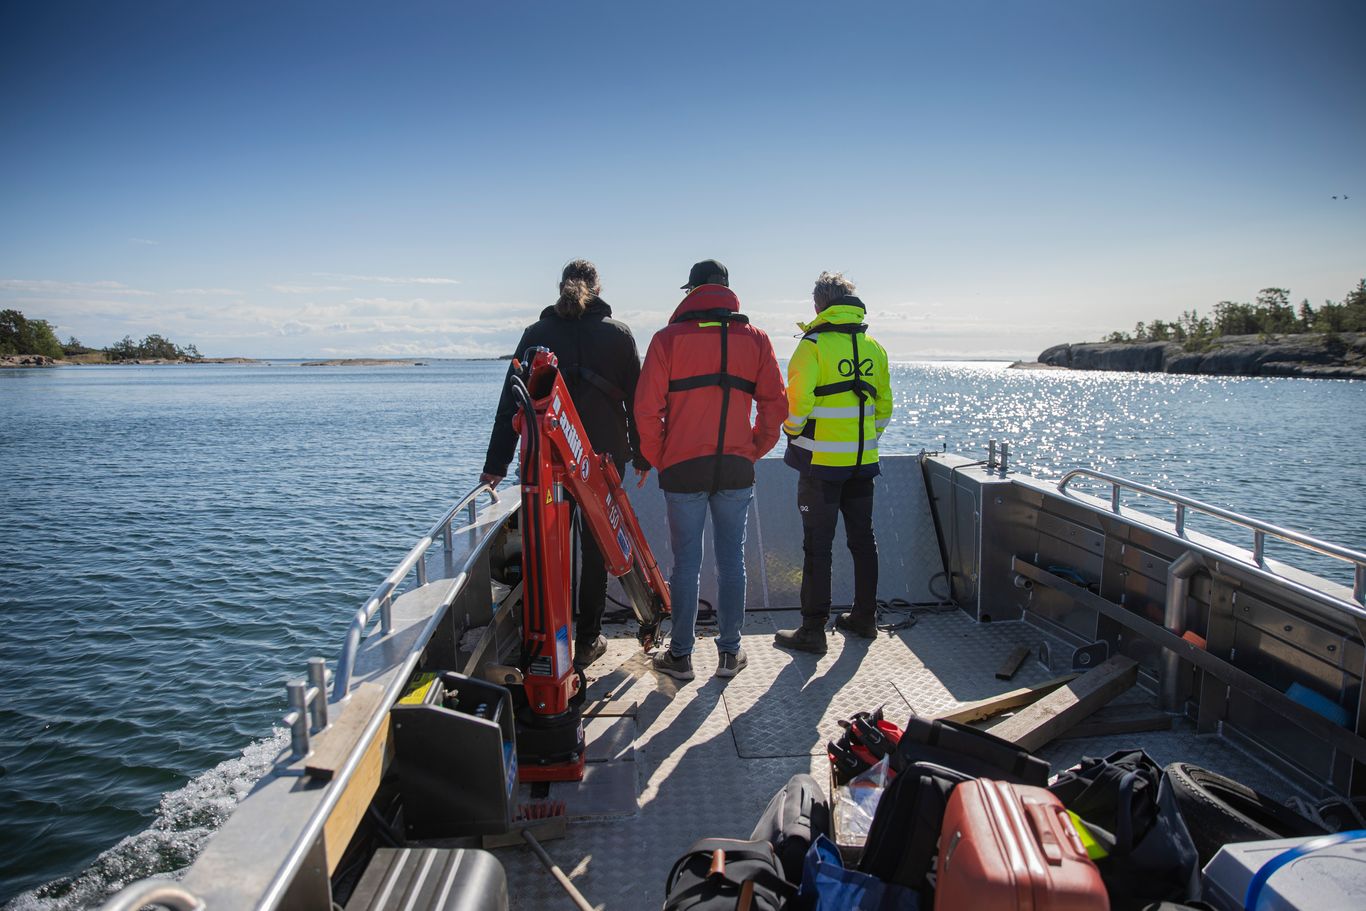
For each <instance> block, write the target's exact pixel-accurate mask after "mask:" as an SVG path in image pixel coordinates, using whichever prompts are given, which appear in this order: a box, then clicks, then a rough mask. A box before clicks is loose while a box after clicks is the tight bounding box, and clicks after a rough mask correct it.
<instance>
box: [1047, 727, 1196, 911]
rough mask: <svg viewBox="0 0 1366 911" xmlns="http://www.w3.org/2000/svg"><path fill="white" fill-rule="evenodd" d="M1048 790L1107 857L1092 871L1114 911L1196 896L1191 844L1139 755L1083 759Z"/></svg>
mask: <svg viewBox="0 0 1366 911" xmlns="http://www.w3.org/2000/svg"><path fill="white" fill-rule="evenodd" d="M1048 790H1050V791H1052V792H1053V794H1054V795H1055V796H1056V797H1057V798H1058V799H1059V800H1061V801H1062V803H1063V806H1065V807H1067V809H1069V810H1071V811H1072V812H1073V813H1074V814H1076V815H1077V816H1079V817H1080V818H1081V820H1082V822H1083V823H1085V828H1086V833H1083V835H1084V836H1085V835H1089V836H1090V838H1091V839H1092V840H1094V841H1095V842H1096V844H1097V845H1098V846H1099V847H1100V848H1101V849H1103V850H1104V851H1105V852H1106V856H1104V857H1099V858H1097V859H1096V869H1098V870H1099V871H1100V875H1101V878H1102V879H1103V880H1104V881H1105V888H1106V890H1107V891H1108V892H1109V893H1110V904H1111V907H1113V908H1115V909H1124V908H1141V907H1142V906H1144V905H1146V904H1148V903H1149V902H1154V901H1177V902H1182V901H1189V900H1190V899H1193V898H1196V897H1197V896H1198V895H1199V873H1200V863H1199V858H1198V857H1197V855H1196V851H1195V842H1194V841H1192V840H1191V835H1190V831H1189V830H1188V829H1187V828H1186V823H1185V821H1184V820H1183V819H1182V818H1181V811H1180V810H1179V809H1177V806H1176V798H1175V796H1174V795H1173V793H1172V789H1171V784H1170V782H1169V781H1168V780H1167V777H1166V776H1165V775H1164V774H1163V773H1162V770H1161V769H1160V768H1159V767H1158V765H1157V763H1155V762H1153V760H1152V759H1150V758H1149V757H1148V754H1147V753H1145V752H1143V751H1142V750H1120V751H1118V752H1115V753H1111V754H1110V755H1109V756H1106V757H1105V758H1103V759H1097V758H1093V757H1087V758H1085V759H1083V760H1082V761H1081V765H1080V766H1078V767H1077V768H1076V769H1074V770H1070V771H1067V772H1063V773H1062V774H1061V775H1059V776H1058V780H1057V781H1056V782H1054V783H1053V785H1052V787H1050V788H1049V789H1048Z"/></svg>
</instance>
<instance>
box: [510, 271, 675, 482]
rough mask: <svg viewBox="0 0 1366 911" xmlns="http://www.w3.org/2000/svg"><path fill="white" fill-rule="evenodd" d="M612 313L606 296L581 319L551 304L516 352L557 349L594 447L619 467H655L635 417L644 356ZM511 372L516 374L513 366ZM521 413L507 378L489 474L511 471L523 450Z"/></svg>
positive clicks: (594, 301)
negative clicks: (516, 428) (515, 419)
mask: <svg viewBox="0 0 1366 911" xmlns="http://www.w3.org/2000/svg"><path fill="white" fill-rule="evenodd" d="M611 316H612V308H611V307H609V306H607V302H606V301H604V300H603V299H602V298H600V297H595V298H593V300H592V301H591V302H590V303H589V304H588V309H587V310H586V311H585V312H584V314H583V316H582V317H580V318H579V319H565V318H563V317H561V316H559V315H558V314H556V313H555V308H554V307H546V308H545V310H543V311H541V318H540V320H538V321H537V322H535V323H533V324H532V325H530V326H528V327H527V329H526V331H525V332H523V333H522V340H521V341H519V342H518V343H517V348H516V349H515V350H514V352H513V354H514V355H515V356H516V357H517V358H518V359H521V357H522V355H523V354H525V353H526V350H527V349H528V348H534V347H537V346H540V347H544V348H549V349H550V350H551V351H553V352H554V353H555V357H556V358H557V359H558V360H559V362H560V373H561V374H562V375H563V376H564V382H565V385H566V386H567V387H569V394H570V395H572V396H573V397H574V407H575V408H577V409H578V411H579V417H580V418H581V419H582V420H583V426H584V430H586V431H588V442H590V443H591V444H592V445H593V449H594V450H596V451H597V452H598V453H605V452H610V453H611V454H612V458H613V460H614V461H615V462H616V463H617V465H618V466H623V465H625V463H626V462H627V461H631V462H633V463H634V464H635V466H636V467H637V468H649V467H650V464H649V463H648V462H646V461H645V459H644V458H642V457H641V456H640V455H639V453H640V437H639V435H638V434H637V433H636V427H635V419H634V418H633V417H632V416H631V403H632V401H634V400H635V397H636V382H637V381H638V380H639V379H640V356H639V355H638V354H637V353H636V340H635V338H633V337H632V335H631V330H630V328H629V327H628V326H627V325H626V324H625V323H622V322H618V321H617V320H614V319H612V318H611ZM508 376H509V377H511V376H512V366H511V365H509V366H508ZM516 413H517V402H516V400H515V399H514V398H513V397H512V392H511V390H510V389H509V388H508V385H507V383H506V382H504V384H503V394H502V396H501V397H500V398H499V399H498V413H497V415H496V416H495V417H494V419H493V433H492V434H491V435H490V437H489V449H488V455H486V456H485V457H484V472H485V473H486V474H495V475H503V476H505V475H507V472H508V465H509V464H510V463H511V462H512V457H513V455H514V454H515V453H516V451H517V434H516V433H515V432H513V429H512V416H513V415H514V414H516Z"/></svg>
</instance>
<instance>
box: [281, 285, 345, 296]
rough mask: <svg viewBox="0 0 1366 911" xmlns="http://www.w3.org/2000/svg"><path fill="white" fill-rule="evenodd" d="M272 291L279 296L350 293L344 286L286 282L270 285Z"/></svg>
mask: <svg viewBox="0 0 1366 911" xmlns="http://www.w3.org/2000/svg"><path fill="white" fill-rule="evenodd" d="M270 289H271V290H272V291H278V292H280V293H281V294H323V293H325V292H327V291H350V290H351V289H350V288H347V287H346V286H345V285H305V284H302V283H300V282H286V283H284V284H282V285H271V286H270Z"/></svg>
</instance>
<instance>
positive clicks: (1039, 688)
mask: <svg viewBox="0 0 1366 911" xmlns="http://www.w3.org/2000/svg"><path fill="white" fill-rule="evenodd" d="M1075 679H1077V675H1076V674H1065V675H1063V676H1062V677H1055V678H1054V679H1052V680H1049V681H1046V682H1044V683H1040V684H1037V685H1035V686H1026V687H1021V688H1020V689H1018V690H1011V691H1010V692H1008V693H1002V694H1001V695H999V696H989V697H988V698H986V699H979V700H977V701H976V702H968V703H964V704H963V705H960V706H959V707H958V708H956V709H950V710H949V711H947V712H943V713H941V714H938V715H935V716H934V718H935V720H937V721H957V722H958V723H959V724H971V723H972V722H974V721H981V720H982V719H984V718H992V717H994V716H996V715H999V714H1001V713H1002V712H1009V711H1011V710H1012V709H1018V708H1019V707H1020V706H1024V705H1029V704H1030V703H1032V702H1037V701H1038V700H1040V699H1042V698H1043V697H1044V696H1047V695H1048V694H1049V693H1051V692H1053V691H1054V690H1056V689H1057V688H1058V687H1060V686H1064V685H1066V684H1068V683H1070V682H1071V681H1073V680H1075Z"/></svg>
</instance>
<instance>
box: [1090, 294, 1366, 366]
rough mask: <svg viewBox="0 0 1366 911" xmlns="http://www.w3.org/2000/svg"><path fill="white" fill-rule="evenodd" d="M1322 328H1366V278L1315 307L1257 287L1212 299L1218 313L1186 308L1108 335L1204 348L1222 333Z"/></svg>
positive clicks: (1282, 332)
mask: <svg viewBox="0 0 1366 911" xmlns="http://www.w3.org/2000/svg"><path fill="white" fill-rule="evenodd" d="M1306 332H1322V333H1325V334H1327V335H1336V334H1337V333H1339V332H1366V278H1364V279H1361V280H1360V281H1358V282H1357V286H1356V287H1355V288H1353V289H1352V290H1351V291H1349V292H1348V293H1347V296H1346V297H1345V298H1343V300H1342V302H1341V303H1335V302H1333V301H1324V302H1323V306H1321V307H1319V308H1318V309H1317V310H1315V309H1314V308H1313V307H1312V306H1311V305H1310V303H1309V301H1307V300H1305V301H1301V302H1300V306H1299V309H1298V311H1297V310H1296V308H1294V307H1292V306H1291V305H1290V291H1289V290H1288V289H1286V288H1263V289H1262V290H1261V291H1259V292H1257V300H1256V302H1255V303H1251V304H1248V303H1236V302H1234V301H1220V302H1219V303H1217V304H1215V305H1214V318H1213V319H1210V318H1209V317H1204V316H1200V315H1199V314H1198V313H1196V311H1194V310H1187V311H1186V312H1185V313H1182V314H1181V318H1180V319H1179V320H1177V321H1175V322H1170V323H1169V322H1165V321H1164V320H1160V319H1155V320H1152V321H1151V322H1147V323H1143V322H1140V323H1138V324H1137V325H1136V326H1134V331H1133V333H1132V334H1130V333H1128V332H1111V333H1110V334H1109V335H1107V336H1106V337H1105V338H1104V341H1107V342H1113V343H1125V342H1175V343H1177V344H1179V345H1182V346H1183V347H1185V349H1186V350H1187V351H1204V350H1205V349H1206V348H1208V347H1209V346H1210V343H1211V342H1212V341H1213V340H1214V339H1215V338H1218V337H1219V336H1221V335H1261V336H1267V335H1294V334H1297V333H1306Z"/></svg>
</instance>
